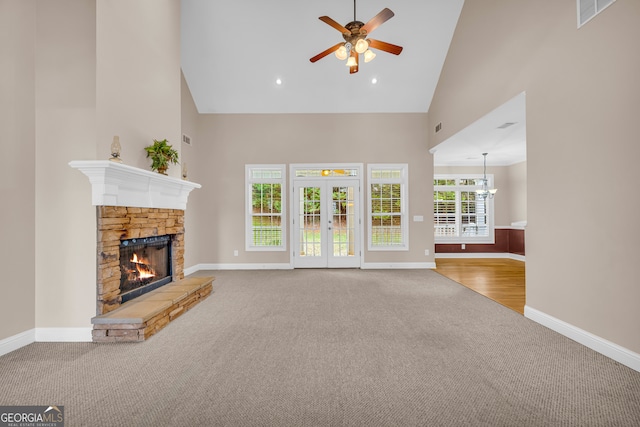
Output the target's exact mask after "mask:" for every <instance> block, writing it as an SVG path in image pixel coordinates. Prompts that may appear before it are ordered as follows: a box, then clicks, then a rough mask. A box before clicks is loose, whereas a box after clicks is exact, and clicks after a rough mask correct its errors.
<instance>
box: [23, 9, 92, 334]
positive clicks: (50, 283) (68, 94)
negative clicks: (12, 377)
mask: <svg viewBox="0 0 640 427" xmlns="http://www.w3.org/2000/svg"><path fill="white" fill-rule="evenodd" d="M36 46H37V48H36V68H35V70H36V73H35V81H36V153H35V154H36V174H35V176H36V263H35V265H36V327H75V326H86V327H88V326H90V319H91V317H92V316H93V315H95V289H94V288H95V286H94V287H93V288H92V286H91V285H92V283H93V284H95V262H96V259H95V250H94V251H90V250H89V248H91V247H95V210H94V208H93V207H92V206H91V203H90V200H91V193H90V191H89V188H88V185H87V182H85V180H86V178H84V177H82V175H80V174H78V172H77V171H75V170H73V169H71V168H70V167H69V166H68V163H69V161H71V160H77V159H91V158H95V122H96V109H95V63H96V57H95V4H94V2H91V1H77V0H63V1H56V2H50V1H44V0H43V1H38V2H37V19H36ZM83 178H84V179H83Z"/></svg>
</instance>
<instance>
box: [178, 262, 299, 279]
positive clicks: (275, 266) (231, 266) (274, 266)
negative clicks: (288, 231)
mask: <svg viewBox="0 0 640 427" xmlns="http://www.w3.org/2000/svg"><path fill="white" fill-rule="evenodd" d="M292 269H293V267H292V266H291V264H284V263H265V264H252V263H237V264H236V263H228V264H197V265H194V266H192V267H189V268H185V269H184V275H185V276H188V275H189V274H193V273H195V272H196V271H200V270H292Z"/></svg>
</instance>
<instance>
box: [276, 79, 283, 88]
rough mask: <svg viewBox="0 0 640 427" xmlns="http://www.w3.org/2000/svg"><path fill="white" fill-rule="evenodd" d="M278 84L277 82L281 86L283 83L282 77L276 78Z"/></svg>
mask: <svg viewBox="0 0 640 427" xmlns="http://www.w3.org/2000/svg"><path fill="white" fill-rule="evenodd" d="M276 84H277V85H278V86H280V85H281V84H282V79H279V78H278V79H276Z"/></svg>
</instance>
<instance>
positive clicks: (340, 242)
mask: <svg viewBox="0 0 640 427" xmlns="http://www.w3.org/2000/svg"><path fill="white" fill-rule="evenodd" d="M359 185H360V181H359V180H358V179H333V178H315V179H296V180H294V185H293V187H294V189H293V193H294V197H293V211H294V212H293V266H294V267H295V268H327V267H328V268H339V267H342V268H349V267H360V259H361V257H360V229H361V227H360V213H359V212H360V208H359V203H360V187H359Z"/></svg>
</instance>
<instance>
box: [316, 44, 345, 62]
mask: <svg viewBox="0 0 640 427" xmlns="http://www.w3.org/2000/svg"><path fill="white" fill-rule="evenodd" d="M343 44H344V42H342V43H338V44H336V45H333V46H331V47H330V48H329V49H327V50H325V51H324V52H320V53H319V54H317V55H316V56H314V57H313V58H311V59H310V60H309V61H311V62H316V61H317V60H319V59H322V58H324V57H325V56H327V55H329V54H330V53H333V52H335V51H336V50H338V49H339V48H340V46H342V45H343Z"/></svg>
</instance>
